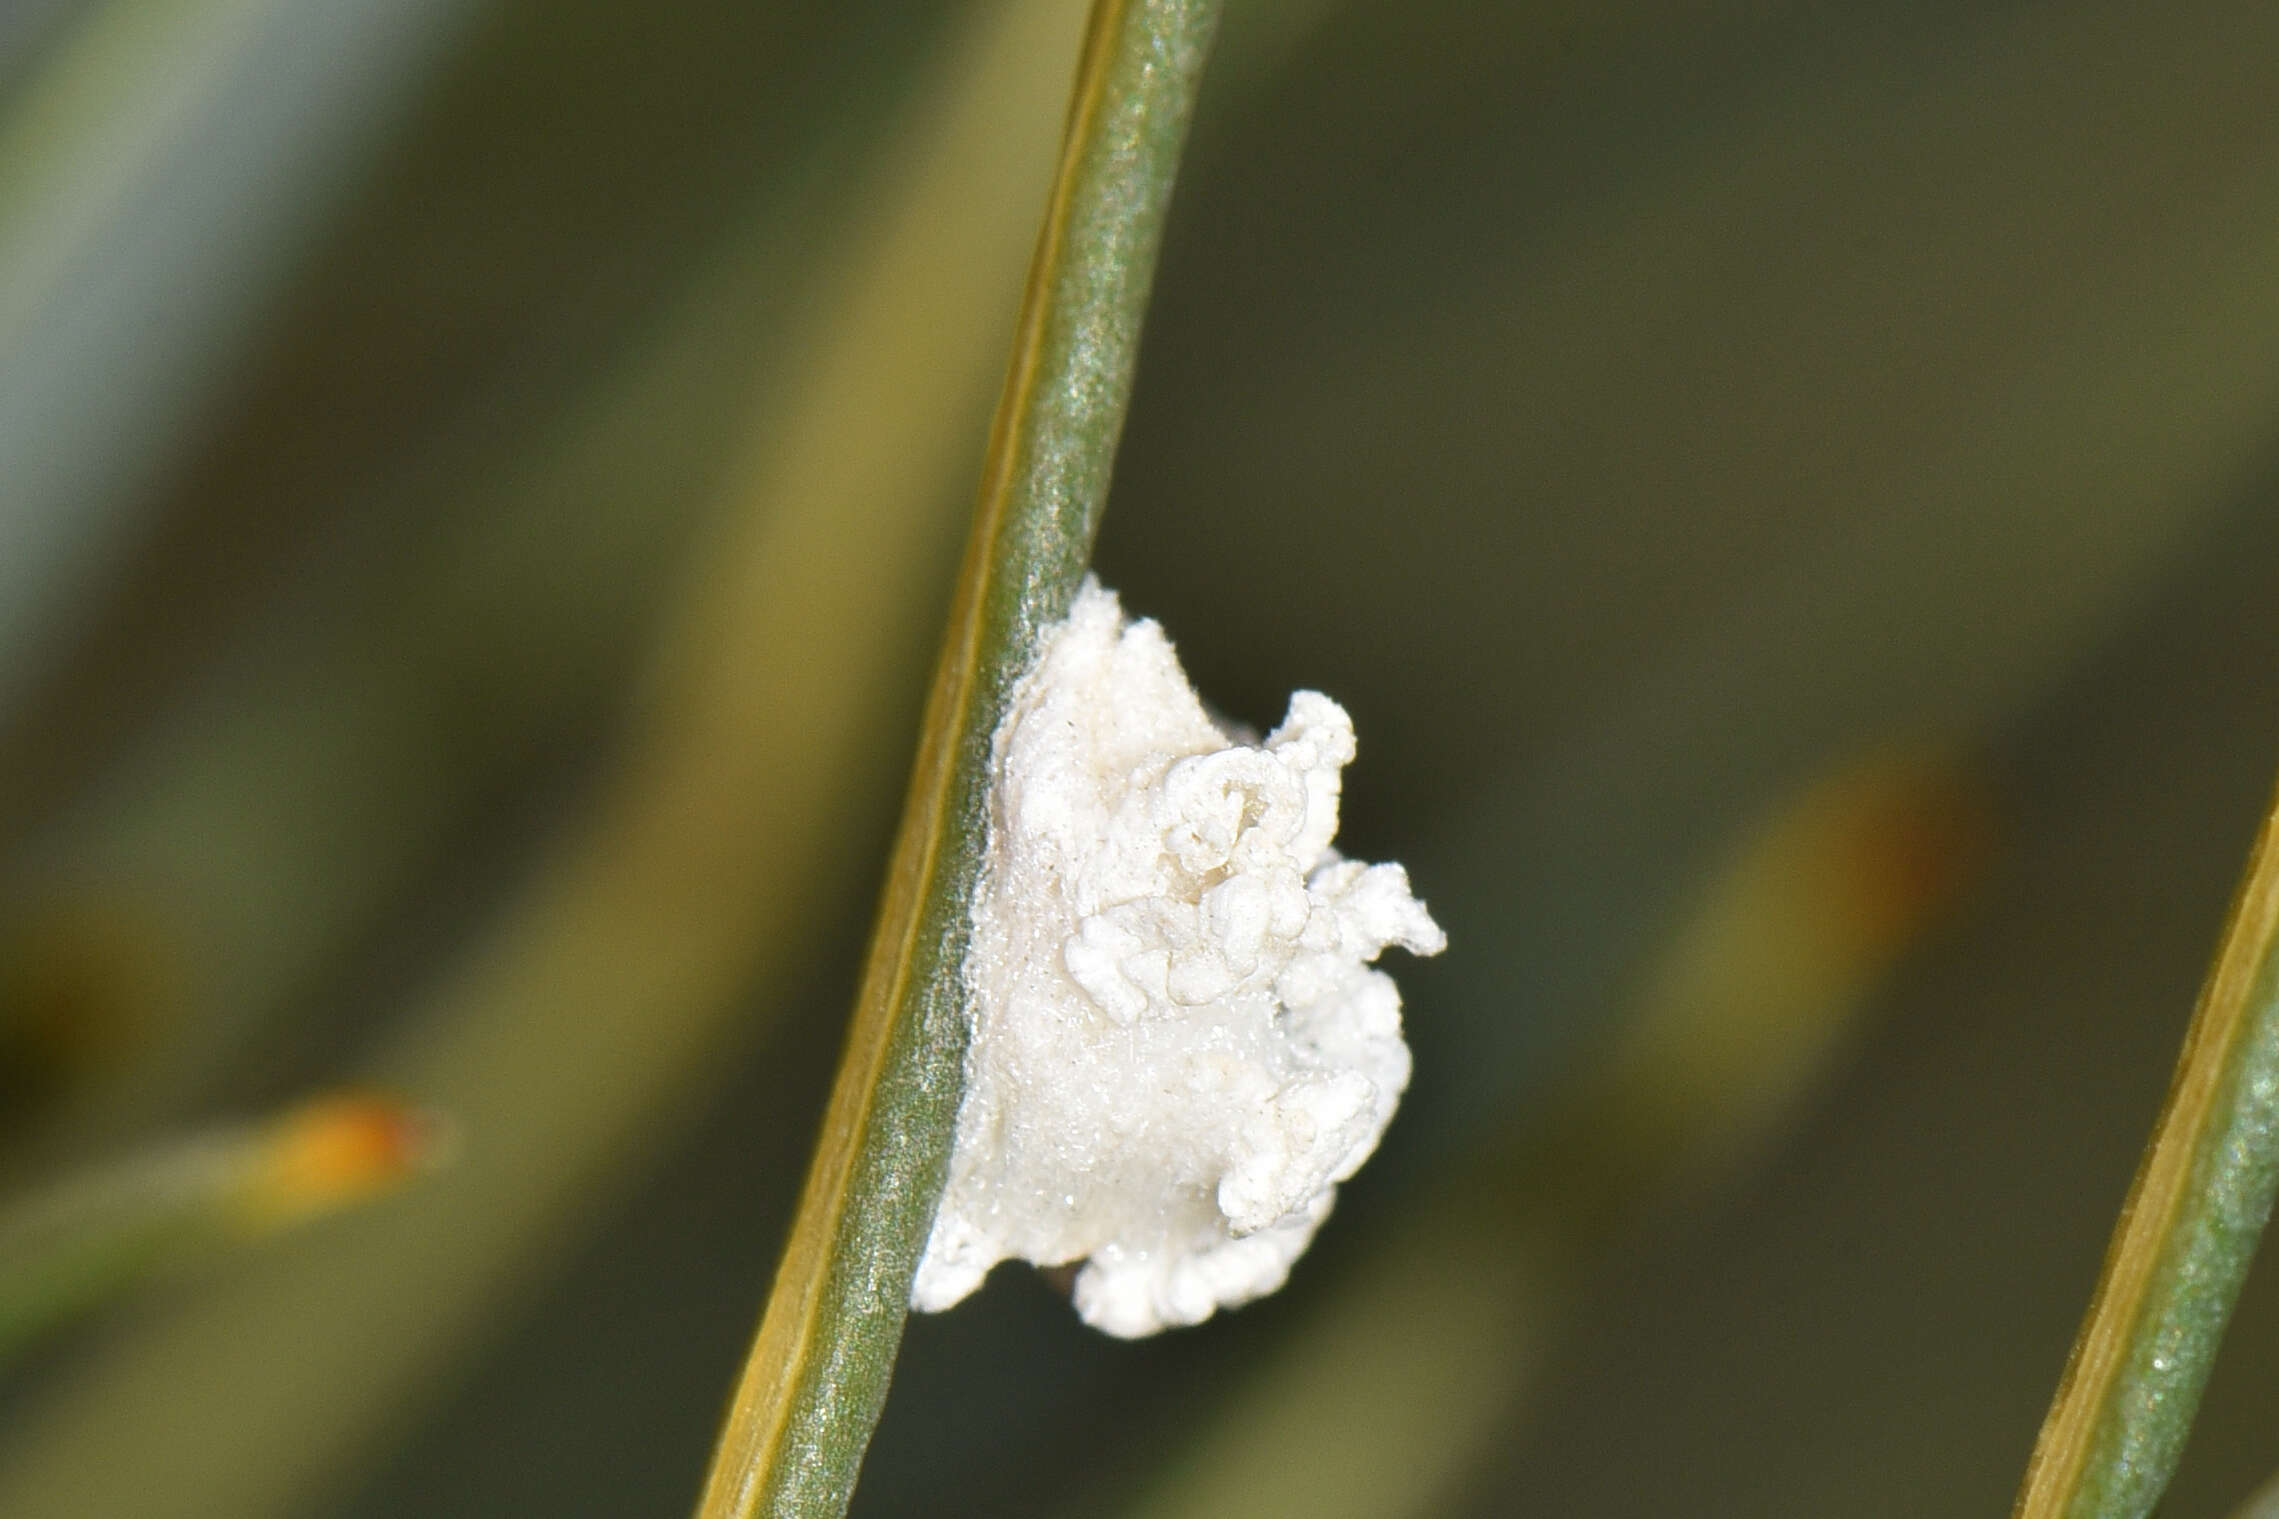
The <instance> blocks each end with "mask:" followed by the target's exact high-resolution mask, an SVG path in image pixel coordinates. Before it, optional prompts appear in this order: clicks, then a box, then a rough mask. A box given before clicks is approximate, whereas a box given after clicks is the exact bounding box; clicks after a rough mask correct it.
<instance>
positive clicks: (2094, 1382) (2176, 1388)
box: [2013, 804, 2279, 1519]
mask: <svg viewBox="0 0 2279 1519" xmlns="http://www.w3.org/2000/svg"><path fill="white" fill-rule="evenodd" d="M2275 1190H2279V804H2275V805H2274V809H2273V811H2272V812H2271V813H2270V814H2269V815H2267V816H2266V818H2265V819H2264V823H2263V828H2262V831H2261V832H2260V833H2259V834H2258V835H2257V837H2256V841H2255V848H2254V851H2253V853H2252V854H2250V855H2249V857H2248V863H2247V872H2246V876H2245V878H2244V880H2243V881H2242V883H2241V886H2240V890H2239V895H2238V897H2237V898H2236V899H2235V900H2234V901H2233V903H2232V910H2231V919H2230V922H2229V924H2228V925H2227V926H2226V928H2225V931H2224V937H2223V943H2222V946H2221V947H2220V948H2219V949H2218V951H2217V954H2216V962H2215V967H2214V969H2213V970H2211V971H2210V972H2209V975H2208V982H2207V985H2206V987H2205V988H2204V989H2203V990H2202V991H2201V993H2200V1003H2199V1007H2198V1008H2197V1010H2196V1011H2195V1012H2194V1013H2193V1017H2192V1027H2191V1030H2190V1032H2188V1033H2187V1034H2186V1035H2185V1039H2184V1053H2183V1054H2182V1056H2180V1057H2179V1059H2178V1061H2177V1067H2176V1076H2175V1079H2174V1081H2173V1082H2172V1084H2171V1085H2170V1087H2169V1091H2168V1101H2167V1104H2166V1105H2165V1106H2164V1107H2163V1108H2162V1110H2161V1114H2160V1121H2159V1123H2158V1125H2157V1126H2156V1127H2155V1128H2154V1130H2153V1136H2152V1142H2151V1144H2150V1146H2149V1147H2148V1148H2147V1150H2146V1151H2145V1157H2144V1161H2143V1163H2142V1165H2141V1166H2140V1167H2139V1168H2138V1171H2137V1176H2136V1181H2135V1183H2134V1185H2133V1186H2132V1187H2131V1188H2130V1191H2129V1199H2128V1202H2127V1203H2126V1204H2125V1205H2124V1206H2123V1208H2122V1210H2121V1220H2120V1223H2119V1225H2118V1226H2117V1227H2116V1229H2115V1231H2114V1235H2113V1243H2112V1246H2111V1248H2110V1249H2109V1251H2108V1253H2107V1255H2106V1258H2105V1270H2104V1275H2103V1277H2102V1278H2101V1279H2100V1280H2099V1282H2098V1284H2097V1294H2096V1297H2095V1298H2094V1299H2093V1300H2092V1302H2091V1303H2090V1307H2089V1316H2088V1319H2087V1321H2086V1322H2085V1323H2084V1324H2083V1325H2082V1328H2081V1335H2080V1338H2079V1339H2078V1340H2076V1341H2075V1343H2074V1347H2073V1355H2072V1358H2071V1360H2070V1361H2069V1362H2068V1363H2067V1365H2066V1369H2065V1377H2064V1380H2063V1381H2062V1382H2061V1383H2060V1384H2059V1387H2058V1391H2057V1398H2056V1401H2055V1403H2054V1404H2053V1405H2052V1407H2051V1409H2050V1412H2049V1417H2048V1419H2047V1420H2046V1421H2045V1422H2044V1424H2043V1425H2042V1433H2041V1439H2040V1441H2039V1442H2038V1443H2037V1444H2036V1445H2035V1448H2034V1455H2033V1460H2032V1462H2031V1464H2030V1465H2029V1466H2028V1467H2027V1469H2026V1480H2025V1485H2024V1488H2023V1490H2022V1491H2021V1492H2020V1493H2019V1495H2018V1503H2017V1507H2016V1508H2015V1510H2014V1511H2013V1516H2014V1519H2143V1516H2145V1515H2149V1514H2150V1513H2152V1511H2153V1510H2154V1508H2155V1507H2156V1506H2157V1505H2158V1504H2159V1502H2160V1496H2161V1494H2162V1493H2163V1492H2164V1491H2166V1490H2167V1487H2168V1480H2169V1478H2170V1476H2171V1475H2172V1474H2173V1473H2174V1472H2175V1470H2176V1463H2177V1460H2178V1458H2179V1457H2180V1456H2181V1455H2182V1454H2183V1451H2184V1441H2185V1437H2186V1436H2187V1435H2188V1434H2189V1433H2190V1432H2191V1428H2192V1417H2193V1415H2194V1413H2196V1412H2197V1411H2198V1409H2199V1406H2200V1393H2201V1390H2202V1389H2203V1388H2204V1387H2205V1386H2206V1385H2207V1380H2208V1371H2209V1369H2210V1367H2211V1366H2212V1365H2213V1364H2214V1362H2215V1357H2216V1347H2217V1345H2218V1344H2219V1343H2220V1342H2221V1341H2222V1339H2223V1333H2224V1325H2225V1322H2226V1321H2227V1320H2228V1319H2229V1318H2230V1317H2231V1310H2232V1303H2233V1302H2234V1300H2235V1299H2237V1297H2238V1296H2239V1289H2240V1284H2241V1283H2242V1282H2243V1281H2244V1280H2245V1279H2246V1277H2247V1268H2248V1263H2249V1262H2250V1261H2251V1260H2252V1259H2253V1258H2254V1255H2255V1246H2256V1241H2257V1240H2258V1239H2259V1238H2261V1236H2262V1233H2263V1225H2264V1222H2265V1220H2266V1219H2268V1218H2269V1217H2270V1215H2271V1202H2272V1196H2273V1193H2274V1191H2275Z"/></svg>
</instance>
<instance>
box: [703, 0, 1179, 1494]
mask: <svg viewBox="0 0 2279 1519" xmlns="http://www.w3.org/2000/svg"><path fill="white" fill-rule="evenodd" d="M1218 15H1219V4H1218V0H1097V3H1096V4H1095V5H1094V7H1093V11H1092V17H1091V21H1090V24H1089V28H1088V30H1087V32H1086V35H1085V40H1084V49H1083V54H1082V59H1081V62H1080V63H1079V66H1078V71H1077V80H1076V90H1075V95H1074V98H1073V100H1072V101H1071V104H1070V108H1069V118H1068V130H1067V139H1066V143H1065V145H1064V147H1063V149H1062V154H1061V161H1060V169H1059V173H1058V176H1057V179H1056V182H1055V184H1054V187H1053V192H1052V198H1051V201H1050V203H1049V205H1048V207H1047V210H1046V214H1045V223H1044V229H1043V231H1042V233H1041V235H1040V237H1039V239H1038V244H1037V252H1036V258H1035V261H1034V262H1033V264H1032V265H1031V267H1030V272H1029V283H1028V289H1027V293H1026V295H1025V297H1024V299H1023V305H1022V312H1021V320H1020V326H1019V329H1018V333H1017V336H1016V338H1015V342H1014V349H1013V361H1012V367H1011V371H1010V373H1009V374H1008V375H1007V378H1006V383H1005V392H1004V395H1003V397H1002V399H1001V400H1000V401H999V403H998V410H997V418H996V422H995V425H994V426H993V428H992V430H991V435H990V441H989V452H988V455H987V460H986V463H985V464H984V466H983V470H982V480H981V490H980V496H979V500H978V501H977V503H976V506H975V510H974V524H973V534H972V538H971V539H970V541H969V543H968V545H967V548H966V554H965V560H964V563H963V565H962V567H961V568H960V571H959V574H958V584H957V590H956V595H955V597H954V600H953V602H952V605H951V608H950V619H949V628H948V632H947V634H946V635H945V637H944V641H943V647H942V657H941V663H940V666H939V667H938V668H937V670H936V672H935V676H934V683H933V688H932V691H931V693H930V695H929V696H928V699H927V705H926V714H925V722H924V727H923V729H922V731H921V734H920V738H919V749H918V758H917V763H916V767H915V769H914V771H913V774H912V777H911V784H910V792H909V796H908V799H907V801H906V803H905V806H904V811H903V819H902V826H901V831H900V833H899V835H898V836H897V838H896V841H895V846H894V854H893V858H892V861H891V863H890V865H889V867H888V875H887V882H886V889H885V894H884V898H883V901H882V903H881V905H880V909H879V919H878V926H877V929H876V931H875V934H874V937H873V939H872V942H871V949H870V954H869V957H868V960H867V962H866V964H865V966H864V970H863V979H862V986H861V989H860V991H859V992H858V994H857V996H856V1000H855V1010H854V1018H853V1023H852V1028H851V1030H850V1032H849V1035H848V1042H847V1048H846V1053H845V1055H844V1057H843V1059H842V1061H841V1063H840V1067H839V1074H838V1078H837V1081H836V1082H835V1083H834V1085H833V1088H832V1092H831V1100H830V1105H829V1107H828V1109H827V1110H826V1112H825V1114H824V1118H823V1130H822V1135H821V1138H820V1140H819V1142H818V1144H817V1147H816V1154H815V1159H814V1162H813V1164H812V1166H811V1168H810V1170H809V1172H808V1177H807V1184H806V1188H805V1190H804V1192H803V1193H802V1195H801V1198H800V1204H799V1212H798V1214H797V1217H796V1218H795V1220H794V1222H793V1225H792V1232H791V1238H790V1241H789V1243H788V1244H787V1246H786V1248H785V1252H784V1256H783V1260H782V1263H781V1265H779V1266H778V1268H777V1271H776V1278H775V1285H774V1287H773V1289H772V1290H771V1291H770V1293H769V1296H768V1305H767V1311H766V1313H765V1315H764V1316H763V1318H762V1320H761V1324H760V1329H759V1333H758V1336H757V1337H756V1339H755V1340H754V1342H753V1345H752V1349H751V1352H750V1354H749V1355H748V1356H747V1358H746V1360H745V1364H744V1369H743V1373H742V1375H741V1377H740V1378H739V1380H738V1384H737V1387H736V1392H735V1395H734V1398H733V1400H732V1401H731V1403H730V1405H729V1409H728V1414H727V1418H726V1421H725V1424H724V1426H723V1428H722V1431H721V1436H720V1441H719V1444H718V1447H717V1448H716V1449H715V1451H714V1454H713V1460H712V1468H711V1472H710V1474H709V1475H708V1477H707V1478H706V1481H705V1487H704V1492H703V1496H702V1498H701V1499H700V1501H699V1503H698V1508H697V1512H698V1515H699V1516H700V1519H745V1516H749V1515H754V1514H761V1513H765V1514H768V1515H771V1516H785V1519H789V1516H799V1519H808V1516H822V1515H836V1514H840V1513H843V1512H844V1511H845V1509H846V1505H847V1501H848V1498H849V1496H850V1495H851V1494H852V1492H853V1490H854V1483H855V1477H856V1474H857V1472H858V1471H859V1469H860V1467H861V1465H862V1457H863V1452H864V1450H865V1448H866V1447H867V1446H868V1445H869V1443H870V1435H871V1431H872V1429H873V1428H874V1427H875V1426H876V1424H877V1422H878V1415H879V1410H880V1409H881V1407H882V1406H883V1405H884V1403H885V1400H886V1389H887V1383H888V1381H889V1379H890V1378H891V1376H892V1374H893V1369H894V1357H895V1352H896V1350H897V1348H898V1347H899V1345H900V1343H901V1338H902V1326H903V1320H904V1318H905V1317H906V1315H907V1314H908V1312H909V1300H910V1281H911V1277H912V1276H913V1274H914V1273H915V1271H916V1269H917V1262H918V1255H919V1252H920V1250H921V1249H922V1248H923V1247H924V1244H925V1240H926V1234H927V1231H928V1230H929V1229H930V1228H931V1226H932V1223H933V1216H934V1209H935V1206H936V1204H937V1203H938V1201H939V1200H940V1196H941V1189H942V1185H943V1182H944V1180H945V1179H946V1175H947V1171H948V1166H949V1153H950V1144H951V1140H952V1138H953V1135H954V1131H955V1128H956V1122H957V1110H958V1103H959V1100H960V1099H961V1097H962V1096H963V1090H964V1062H965V1046H966V1031H967V1007H966V993H965V988H964V982H963V976H962V971H963V965H964V959H965V950H966V942H967V932H968V918H967V912H968V904H969V902H970V901H971V897H972V892H973V888H974V885H975V882H976V881H977V880H978V878H979V875H980V871H981V864H982V846H983V838H984V832H985V825H986V805H987V795H988V772H989V758H990V740H991V736H992V735H993V734H994V733H995V731H996V729H997V725H998V721H999V719H1000V718H1001V717H1002V715H1003V713H1004V709H1005V703H1006V699H1007V697H1008V695H1009V694H1010V692H1011V690H1012V688H1013V685H1014V683H1015V682H1016V681H1018V680H1019V678H1020V676H1021V675H1022V673H1023V672H1024V671H1025V670H1026V669H1027V667H1028V665H1029V663H1030V661H1031V658H1032V656H1033V654H1034V652H1035V650H1036V646H1037V641H1038V636H1039V634H1040V633H1041V632H1042V630H1043V629H1045V628H1046V627H1048V626H1050V625H1051V624H1052V623H1054V622H1057V621H1058V620H1060V619H1061V618H1062V617H1063V616H1065V615H1066V613H1067V610H1068V606H1069V603H1070V601H1071V599H1072V598H1073V596H1074V594H1075V591H1076V587H1077V585H1078V583H1079V581H1080V580H1081V579H1082V577H1083V574H1084V570H1085V567H1086V565H1087V564H1088V563H1089V562H1090V559H1091V554H1092V541H1093V537H1094V535H1095V533H1096V532H1097V530H1098V527H1099V522H1100V511H1101V506H1102V503H1103V502H1104V500H1105V499H1106V496H1107V490H1108V479H1109V473H1110V469H1111V466H1112V464H1113V462H1114V459H1115V452H1116V444H1117V440H1118V438H1119V437H1120V435H1121V433H1122V430H1123V421H1124V411H1125V407H1126V405H1127V403H1128V401H1129V399H1130V396H1131V385H1132V375H1133V370H1134V367H1135V362H1136V359H1137V355H1138V348H1139V334H1140V324H1141V318H1142V316H1143V314H1144V313H1145V310H1146V307H1147V297H1148V290H1149V286H1150V284H1151V282H1152V279H1153V275H1154V270H1155V262H1156V254H1157V251H1158V249H1159V247H1160V245H1161V241H1162V231H1163V222H1164V216H1165V213H1166V211H1167V209H1168V207H1169V204H1170V198H1171V186H1172V181H1173V178H1174V176H1175V174H1176V172H1177V169H1178V163H1179V156H1180V152H1181V150H1182V148H1183V147H1184V146H1185V143H1186V137H1187V128H1188V124H1189V122H1190V121H1191V119H1192V117H1193V113H1194V103H1195V96H1196V90H1197V86H1198V84H1199V82H1200V78H1201V75H1202V69H1203V60H1204V58H1205V56H1206V54H1207V53H1208V51H1209V47H1210V41H1211V37H1212V35H1213V33H1214V32H1215V30H1216V28H1217V23H1218ZM881 446H891V441H890V440H882V445H881Z"/></svg>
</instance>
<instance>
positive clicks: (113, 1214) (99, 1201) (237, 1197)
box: [0, 1096, 437, 1362]
mask: <svg viewBox="0 0 2279 1519" xmlns="http://www.w3.org/2000/svg"><path fill="white" fill-rule="evenodd" d="M436 1135H437V1129H436V1125H435V1124H434V1122H433V1121H432V1120H430V1119H428V1118H426V1117H424V1116H423V1115H421V1114H420V1113H418V1112H416V1111H414V1110H412V1109H409V1108H406V1107H404V1106H403V1105H402V1104H400V1103H396V1102H393V1101H388V1100H385V1099H382V1098H376V1097H355V1096H341V1097H328V1098H322V1099H319V1100H317V1101H314V1102H310V1103H306V1104H304V1105H302V1106H300V1107H297V1108H295V1109H293V1110H292V1111H290V1112H288V1113H286V1114H284V1115H282V1116H281V1117H278V1118H276V1119H273V1120H271V1121H269V1122H267V1123H262V1124H256V1125H247V1126H242V1127H236V1128H229V1129H221V1130H215V1131H212V1132H208V1133H203V1134H197V1135H193V1136H190V1137H188V1138H184V1139H176V1140H171V1141H168V1142H165V1143H162V1144H158V1145H154V1146H152V1147H151V1148H149V1149H147V1150H144V1151H141V1152H138V1153H136V1154H134V1155H130V1156H128V1157H126V1158H125V1159H123V1160H120V1161H117V1162H115V1163H113V1164H111V1165H108V1166H100V1167H97V1168H95V1169H93V1170H91V1171H88V1172H85V1173H82V1174H80V1175H77V1176H71V1177H67V1178H65V1179H64V1180H62V1181H61V1182H57V1183H54V1184H52V1185H50V1186H48V1187H46V1188H45V1189H43V1190H41V1191H39V1192H37V1193H35V1194H33V1195H31V1196H29V1197H26V1198H22V1199H20V1200H18V1201H16V1202H14V1203H12V1204H10V1205H9V1206H7V1207H6V1208H4V1209H0V1362H4V1361H5V1360H7V1359H8V1358H9V1357H10V1356H12V1355H13V1354H14V1353H15V1352H16V1351H18V1350H19V1349H21V1348H22V1347H23V1346H24V1345H26V1344H27V1343H29V1342H30V1341H31V1340H33V1339H34V1338H36V1337H37V1336H38V1335H40V1334H41V1333H43V1332H44V1331H46V1330H48V1329H51V1328H54V1327H56V1326H57V1325H59V1324H61V1323H62V1322H63V1321H65V1320H67V1319H69V1318H71V1317H73V1316H75V1315H77V1314H80V1313H84V1312H86V1311H88V1310H90V1309H92V1308H94V1307H96V1306H98V1305H99V1304H101V1303H103V1302H104V1301H106V1300H108V1299H110V1298H113V1297H116V1296H118V1295H119V1294H121V1293H123V1292H125V1291H127V1290H128V1289H129V1288H132V1287H133V1286H135V1285H136V1284H138V1283H140V1282H141V1281H143V1280H144V1279H146V1278H147V1277H149V1276H151V1275H152V1274H153V1273H155V1272H159V1271H162V1270H164V1269H166V1268H169V1267H172V1266H176V1265H179V1264H182V1263H185V1262H188V1261H191V1260H195V1259H199V1258H201V1257H203V1256H205V1255H207V1254H209V1253H211V1252H212V1251H215V1250H217V1249H221V1248H225V1247H227V1246H229V1245H232V1244H238V1243H243V1242H247V1241H250V1240H253V1239H257V1238H260V1237H263V1236H265V1235H268V1234H270V1233H272V1232H274V1231H275V1230H277V1229H279V1228H281V1227H284V1226H287V1225H291V1224H295V1223H299V1222H300V1221H302V1220H304V1219H308V1218H313V1217H316V1216H318V1215H320V1214H324V1213H330V1212H332V1211H334V1210H336V1209H338V1208H342V1207H345V1206H347V1205H348V1204H350V1203H353V1202H356V1201H358V1200H360V1199H362V1198H364V1197H367V1196H369V1195H371V1194H372V1193H373V1192H375V1191H377V1190H380V1189H382V1188H385V1187H388V1186H391V1185H393V1184H394V1183H396V1182H398V1181H400V1180H402V1179H403V1178H404V1177H406V1176H408V1175H410V1174H411V1173H412V1172H413V1171H414V1170H415V1169H417V1168H419V1167H421V1166H423V1165H425V1164H427V1163H429V1162H431V1161H432V1160H433V1159H434V1158H435V1156H436V1154H437V1147H436V1143H435V1140H436Z"/></svg>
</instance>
